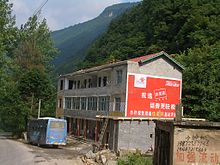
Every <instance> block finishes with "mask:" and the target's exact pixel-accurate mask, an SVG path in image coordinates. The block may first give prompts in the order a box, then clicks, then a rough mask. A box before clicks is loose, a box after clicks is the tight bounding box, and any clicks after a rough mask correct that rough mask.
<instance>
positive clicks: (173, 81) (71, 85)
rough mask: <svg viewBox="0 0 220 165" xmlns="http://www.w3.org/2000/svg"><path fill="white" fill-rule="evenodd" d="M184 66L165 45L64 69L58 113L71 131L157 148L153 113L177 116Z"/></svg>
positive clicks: (119, 146) (115, 143) (118, 146)
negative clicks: (136, 54) (117, 59)
mask: <svg viewBox="0 0 220 165" xmlns="http://www.w3.org/2000/svg"><path fill="white" fill-rule="evenodd" d="M182 69H183V67H182V66H181V65H179V64H178V63H177V62H176V61H174V60H173V59H172V58H171V57H170V56H169V55H168V54H166V53H165V52H163V51H162V52H159V53H155V54H150V55H146V56H142V57H138V58H134V59H130V60H125V61H120V62H115V63H110V64H105V65H101V66H98V67H93V68H89V69H85V70H79V71H76V72H73V73H69V74H65V75H61V76H60V77H59V82H58V93H57V109H56V115H57V117H61V118H62V117H64V118H66V119H67V121H68V132H69V133H70V134H74V135H75V136H80V137H83V138H84V139H92V140H94V141H95V142H97V141H98V140H99V141H100V142H102V144H108V146H109V148H110V149H111V150H114V151H120V150H130V149H139V150H141V151H142V152H146V151H148V150H152V149H153V147H154V129H155V124H154V122H153V121H152V119H157V118H169V119H172V118H174V117H175V105H176V104H179V103H180V101H181V86H182ZM100 134H101V135H100Z"/></svg>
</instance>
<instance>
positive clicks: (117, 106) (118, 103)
mask: <svg viewBox="0 0 220 165" xmlns="http://www.w3.org/2000/svg"><path fill="white" fill-rule="evenodd" d="M120 110H121V98H120V97H116V98H115V111H120Z"/></svg>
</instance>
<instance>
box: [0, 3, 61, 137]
mask: <svg viewBox="0 0 220 165" xmlns="http://www.w3.org/2000/svg"><path fill="white" fill-rule="evenodd" d="M11 8H12V5H11V4H9V2H8V0H3V1H1V2H0V11H1V17H0V27H1V28H0V31H1V33H0V58H1V61H0V63H1V65H0V76H1V77H0V85H1V86H0V93H1V95H0V129H1V130H6V131H12V132H14V133H16V134H19V133H20V132H22V131H24V129H25V127H26V124H27V120H28V119H30V118H33V117H37V109H38V107H37V105H38V101H39V99H41V100H42V115H43V116H54V115H55V93H56V91H55V86H54V83H53V78H52V74H51V71H52V70H51V68H52V67H51V66H50V62H51V60H52V59H53V58H54V57H55V55H56V52H57V50H56V49H55V48H54V45H53V42H52V39H51V37H50V30H49V28H48V26H47V24H46V20H45V19H44V20H42V21H41V20H39V19H38V15H34V16H33V17H30V18H29V19H28V21H27V22H26V23H25V24H24V25H23V26H22V27H21V28H20V29H18V28H16V27H15V18H14V17H13V16H12V13H11Z"/></svg>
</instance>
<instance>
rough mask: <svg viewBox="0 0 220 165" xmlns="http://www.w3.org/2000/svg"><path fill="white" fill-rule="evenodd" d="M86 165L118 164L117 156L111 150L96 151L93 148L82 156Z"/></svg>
mask: <svg viewBox="0 0 220 165" xmlns="http://www.w3.org/2000/svg"><path fill="white" fill-rule="evenodd" d="M81 160H82V162H83V163H84V164H85V165H117V156H116V155H115V153H113V152H112V151H110V150H107V149H106V150H101V151H98V152H96V153H94V152H93V151H92V150H90V151H89V152H87V153H86V154H85V155H83V156H82V157H81Z"/></svg>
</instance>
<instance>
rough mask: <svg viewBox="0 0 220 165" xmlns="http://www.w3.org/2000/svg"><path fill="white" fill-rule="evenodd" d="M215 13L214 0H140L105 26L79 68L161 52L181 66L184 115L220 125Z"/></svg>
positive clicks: (219, 21)
mask: <svg viewBox="0 0 220 165" xmlns="http://www.w3.org/2000/svg"><path fill="white" fill-rule="evenodd" d="M219 9H220V1H219V0H175V1H174V0H143V1H142V2H141V4H139V5H138V6H137V7H135V8H133V9H132V10H131V11H130V12H127V13H125V14H124V15H123V16H122V17H120V18H119V19H117V20H115V21H113V22H112V23H111V24H110V26H109V29H108V31H107V33H106V34H104V35H103V36H102V37H101V38H100V39H99V40H97V41H96V42H95V43H94V44H93V45H92V46H91V47H90V49H89V51H88V54H87V55H86V57H85V60H84V61H83V62H82V63H80V64H79V65H78V67H79V68H86V67H91V66H95V65H100V64H104V63H109V62H111V61H117V60H125V59H129V58H133V57H137V56H142V55H145V54H149V53H155V52H159V51H161V50H164V51H166V52H167V53H168V54H173V55H174V56H175V57H176V59H177V60H178V61H179V62H180V63H182V64H183V65H184V66H185V70H184V72H183V100H182V102H183V105H184V110H185V114H186V115H188V116H193V117H201V118H207V119H210V120H214V121H220V67H219V66H220V10H219Z"/></svg>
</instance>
